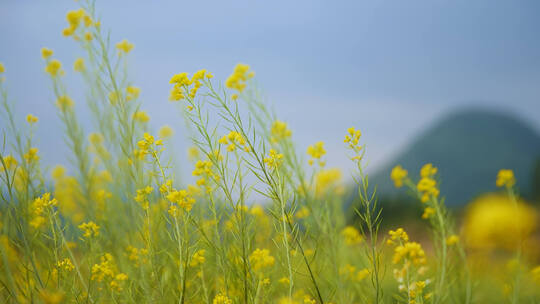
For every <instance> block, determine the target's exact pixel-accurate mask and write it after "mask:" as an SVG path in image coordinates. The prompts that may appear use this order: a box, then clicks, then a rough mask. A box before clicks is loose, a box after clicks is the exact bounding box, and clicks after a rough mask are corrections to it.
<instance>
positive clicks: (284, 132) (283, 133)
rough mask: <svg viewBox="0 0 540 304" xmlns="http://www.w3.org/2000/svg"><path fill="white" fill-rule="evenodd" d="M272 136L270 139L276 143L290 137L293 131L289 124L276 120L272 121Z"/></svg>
mask: <svg viewBox="0 0 540 304" xmlns="http://www.w3.org/2000/svg"><path fill="white" fill-rule="evenodd" d="M270 134H271V138H270V140H271V141H272V142H274V143H276V142H278V141H280V140H284V139H287V138H290V137H291V135H292V131H291V130H290V129H289V127H288V126H287V123H285V122H283V121H280V120H276V121H274V122H273V123H272V128H271V129H270Z"/></svg>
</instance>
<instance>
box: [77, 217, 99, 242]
mask: <svg viewBox="0 0 540 304" xmlns="http://www.w3.org/2000/svg"><path fill="white" fill-rule="evenodd" d="M99 228H100V227H99V226H98V225H97V224H96V223H94V222H92V221H90V222H87V223H82V224H80V225H79V229H81V230H82V231H83V236H84V237H85V238H88V239H89V238H95V237H97V236H99Z"/></svg>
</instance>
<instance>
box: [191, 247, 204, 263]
mask: <svg viewBox="0 0 540 304" xmlns="http://www.w3.org/2000/svg"><path fill="white" fill-rule="evenodd" d="M204 254H205V250H204V249H201V250H198V251H196V252H195V253H194V254H193V256H192V257H191V261H190V262H189V266H191V267H197V266H199V265H202V264H204V262H205V261H206V258H205V257H204Z"/></svg>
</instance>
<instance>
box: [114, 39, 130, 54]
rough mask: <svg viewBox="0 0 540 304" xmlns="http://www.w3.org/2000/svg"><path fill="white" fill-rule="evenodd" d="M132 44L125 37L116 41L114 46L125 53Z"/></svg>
mask: <svg viewBox="0 0 540 304" xmlns="http://www.w3.org/2000/svg"><path fill="white" fill-rule="evenodd" d="M133 46H134V45H133V44H132V43H130V42H129V41H127V40H126V39H124V40H122V41H120V42H118V43H117V44H116V48H117V49H118V50H119V51H120V53H122V52H123V53H124V54H127V53H129V52H130V51H131V50H132V49H133Z"/></svg>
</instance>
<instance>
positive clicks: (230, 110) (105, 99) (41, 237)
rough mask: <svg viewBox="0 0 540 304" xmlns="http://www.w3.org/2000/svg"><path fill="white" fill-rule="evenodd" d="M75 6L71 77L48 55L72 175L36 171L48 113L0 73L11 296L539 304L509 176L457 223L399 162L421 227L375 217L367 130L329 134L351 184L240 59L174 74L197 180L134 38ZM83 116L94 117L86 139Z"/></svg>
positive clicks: (5, 260)
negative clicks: (76, 95)
mask: <svg viewBox="0 0 540 304" xmlns="http://www.w3.org/2000/svg"><path fill="white" fill-rule="evenodd" d="M80 5H81V8H80V9H77V10H73V11H69V12H68V13H67V16H66V19H67V23H66V27H65V29H64V30H63V31H62V34H63V35H64V36H65V37H66V39H71V40H73V43H76V44H78V45H79V46H80V48H81V50H82V52H83V53H84V56H82V57H80V58H78V59H77V60H76V61H75V62H74V63H73V65H72V66H71V65H66V64H63V63H62V62H61V61H60V60H59V59H57V58H55V54H54V51H53V50H52V49H49V48H47V47H44V48H43V49H41V56H42V58H43V66H44V70H45V73H47V74H48V76H49V78H50V83H51V89H52V91H53V92H54V95H55V98H56V103H55V105H56V107H57V112H58V118H59V120H60V121H61V122H62V124H63V127H64V131H65V133H64V134H63V136H64V138H65V142H66V145H68V147H69V149H70V157H69V160H70V163H68V164H64V166H65V167H64V166H62V165H58V166H56V167H54V168H52V169H51V170H48V169H46V168H44V167H43V166H42V165H41V164H40V153H39V148H38V147H36V146H35V140H34V136H33V135H34V131H35V130H36V128H39V118H38V117H39V113H34V114H35V115H36V116H34V114H27V116H25V117H26V121H25V123H24V124H18V123H17V121H18V120H19V118H20V117H19V116H18V114H16V113H17V111H16V109H14V105H13V103H12V102H11V101H10V96H9V94H8V90H7V84H8V83H9V69H6V68H5V67H4V65H2V64H1V63H0V76H1V77H2V78H1V79H0V93H1V96H0V98H1V100H0V101H1V106H2V116H1V117H2V124H1V125H2V128H3V141H2V146H1V147H0V149H1V150H0V161H1V164H0V184H1V191H0V230H1V231H0V301H1V302H2V303H213V304H231V303H282V304H285V303H306V304H312V303H329V304H330V303H334V304H338V303H339V304H347V303H373V304H376V303H410V304H414V303H434V304H438V303H539V302H540V266H537V265H538V264H539V263H540V260H539V257H540V255H539V252H540V246H539V244H538V237H537V236H535V235H534V232H535V229H537V222H538V217H537V215H536V211H535V209H534V208H533V207H531V206H529V205H528V204H527V203H526V202H524V201H523V200H522V199H520V197H519V194H518V193H517V191H516V189H515V187H514V185H515V182H516V181H515V177H514V174H513V171H512V170H510V169H501V170H500V171H499V174H498V175H497V176H493V183H496V185H497V186H498V187H499V188H500V191H499V192H498V193H491V194H486V195H485V196H482V197H480V198H478V199H477V201H476V202H474V203H473V204H472V205H471V206H470V207H469V210H467V213H466V215H465V216H464V218H463V219H462V220H459V221H457V220H456V219H455V215H454V214H453V212H451V211H449V210H448V209H447V208H446V207H445V204H444V195H445V194H444V193H440V192H439V183H440V180H439V175H438V171H437V168H436V167H435V166H433V165H432V164H430V163H427V164H425V165H424V166H423V167H421V168H418V170H419V172H420V178H419V179H417V180H416V179H414V180H413V179H412V178H410V177H409V176H410V175H409V173H408V172H407V171H406V170H405V169H403V168H402V167H401V166H397V167H395V168H394V169H393V170H392V173H391V176H389V177H388V178H389V179H392V180H393V182H394V184H395V186H396V187H398V188H403V192H404V193H408V194H410V196H411V197H412V198H414V199H416V200H417V204H418V206H421V208H422V209H423V214H421V215H419V220H421V221H422V222H421V225H422V229H423V230H424V231H425V233H421V234H418V237H417V235H416V234H412V233H411V234H408V233H407V231H408V229H407V227H394V226H393V225H392V223H391V222H390V223H386V222H385V219H384V218H383V217H382V213H381V211H382V209H383V208H384V206H382V205H380V204H378V200H377V192H376V187H375V185H372V184H370V183H369V178H368V176H367V174H366V173H365V168H366V167H365V163H366V162H365V159H364V153H365V149H366V147H365V145H364V144H363V143H362V134H361V132H360V130H359V129H358V128H361V126H355V127H351V128H349V129H347V130H343V134H336V136H340V137H342V138H343V145H345V146H346V147H348V151H349V154H348V155H344V156H343V157H348V158H349V159H350V163H351V165H352V167H353V168H354V171H353V172H354V181H355V186H354V187H353V188H352V189H351V187H346V185H345V184H344V183H343V182H342V172H341V171H340V170H338V169H332V168H327V167H326V166H325V155H326V147H325V144H324V143H323V142H316V143H313V145H311V146H309V147H308V148H307V151H304V150H303V149H299V148H298V147H297V145H296V144H295V141H294V137H293V132H292V131H291V130H290V129H289V126H288V125H287V124H286V123H285V122H283V121H280V120H279V116H278V115H277V114H275V113H274V112H272V111H270V110H269V108H268V107H267V105H266V104H265V103H263V101H262V99H261V97H260V92H259V90H258V88H257V87H256V86H255V84H254V81H253V78H254V77H255V73H254V71H252V69H251V68H250V67H249V66H248V65H246V64H238V65H236V66H235V67H234V69H233V70H232V73H231V74H230V76H229V77H228V78H227V79H224V80H220V79H215V78H214V77H213V75H212V73H211V72H210V71H207V70H205V69H202V70H199V71H195V72H191V73H187V72H182V71H179V72H180V73H178V74H175V75H172V77H171V79H170V88H171V91H170V106H171V108H177V109H179V110H180V112H181V113H182V115H183V116H182V117H183V119H184V121H185V124H186V129H187V130H189V133H190V134H191V140H192V143H193V146H192V147H191V148H190V149H189V158H190V159H189V163H188V162H187V161H186V164H185V165H184V166H188V165H189V166H191V168H192V175H193V176H194V181H195V182H194V183H193V184H184V183H181V182H180V181H179V178H178V177H177V176H175V173H176V172H177V170H175V168H174V165H175V162H174V161H173V157H172V156H173V155H171V154H172V153H171V151H170V148H169V147H170V140H171V136H172V134H173V132H174V131H173V129H172V128H171V127H169V126H164V127H162V128H161V129H159V130H157V131H156V130H152V129H150V128H149V126H148V121H149V116H148V115H147V114H146V113H145V112H144V111H142V110H141V101H140V100H139V95H140V88H139V87H137V86H135V85H134V84H133V83H132V81H131V80H130V76H129V73H128V67H127V61H126V59H127V57H128V56H130V53H131V52H133V51H134V45H133V44H131V43H130V42H129V41H128V40H122V41H120V42H118V43H113V42H111V41H110V40H109V38H108V37H109V36H108V32H107V31H106V30H105V29H104V28H105V25H104V24H102V23H101V20H99V19H98V18H97V17H96V12H95V7H94V5H93V2H85V1H81V3H80ZM37 51H38V50H36V53H37ZM68 66H69V68H68ZM72 71H73V72H74V73H77V74H78V75H80V77H81V78H82V79H83V81H84V83H85V85H86V88H85V91H86V92H87V100H86V105H84V104H83V103H81V102H78V101H74V100H73V99H72V98H70V94H69V91H70V88H69V87H68V86H67V85H66V82H65V81H64V79H63V76H64V75H65V74H66V73H68V72H70V73H71V72H72ZM19 110H20V109H19ZM78 111H89V112H91V114H92V117H93V120H94V125H93V126H94V130H93V132H92V133H87V132H86V130H84V129H83V127H82V125H81V123H80V121H79V120H78V117H77V112H78ZM67 168H69V170H68V169H67ZM68 172H69V173H68ZM351 197H353V199H351ZM351 200H352V201H353V203H352V204H351ZM351 214H353V216H351ZM351 217H354V218H355V219H354V220H353V221H351ZM383 223H384V225H383ZM383 226H384V227H391V229H389V230H388V229H383V228H381V227H383Z"/></svg>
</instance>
